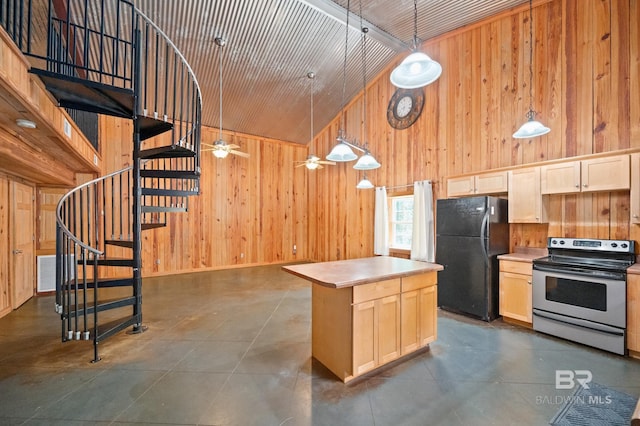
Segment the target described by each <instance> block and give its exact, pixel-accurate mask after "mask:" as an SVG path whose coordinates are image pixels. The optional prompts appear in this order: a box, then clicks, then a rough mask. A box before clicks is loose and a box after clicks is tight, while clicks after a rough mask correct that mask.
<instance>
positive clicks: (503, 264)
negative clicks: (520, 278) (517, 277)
mask: <svg viewBox="0 0 640 426" xmlns="http://www.w3.org/2000/svg"><path fill="white" fill-rule="evenodd" d="M500 270H501V271H502V272H511V273H514V274H522V275H531V274H532V270H533V264H532V263H531V262H515V261H512V260H501V261H500Z"/></svg>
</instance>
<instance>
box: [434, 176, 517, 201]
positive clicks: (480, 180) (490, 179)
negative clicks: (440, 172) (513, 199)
mask: <svg viewBox="0 0 640 426" xmlns="http://www.w3.org/2000/svg"><path fill="white" fill-rule="evenodd" d="M507 183H508V173H507V172H506V171H498V172H490V173H480V174H477V175H472V176H461V177H452V178H449V179H447V196H448V197H465V196H470V195H486V194H506V193H507V191H508V184H507Z"/></svg>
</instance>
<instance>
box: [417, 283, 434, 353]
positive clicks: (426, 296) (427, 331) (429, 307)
mask: <svg viewBox="0 0 640 426" xmlns="http://www.w3.org/2000/svg"><path fill="white" fill-rule="evenodd" d="M418 297H419V301H420V303H419V304H418V319H419V325H420V328H419V334H418V338H419V346H420V347H423V346H427V345H428V344H429V343H431V342H433V341H435V340H436V338H437V337H438V336H437V330H438V309H437V306H438V286H435V285H434V286H431V287H427V288H423V289H421V290H420V292H419V294H418Z"/></svg>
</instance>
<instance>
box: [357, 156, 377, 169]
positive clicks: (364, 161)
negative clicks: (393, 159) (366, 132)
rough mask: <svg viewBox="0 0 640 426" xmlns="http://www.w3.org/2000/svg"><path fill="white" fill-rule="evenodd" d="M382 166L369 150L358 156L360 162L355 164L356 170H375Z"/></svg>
mask: <svg viewBox="0 0 640 426" xmlns="http://www.w3.org/2000/svg"><path fill="white" fill-rule="evenodd" d="M378 167H380V163H378V162H377V161H376V159H375V158H374V157H373V155H371V154H370V153H369V152H365V154H364V155H363V156H362V157H360V158H358V162H357V163H356V164H355V165H354V166H353V168H354V169H356V170H373V169H377V168H378Z"/></svg>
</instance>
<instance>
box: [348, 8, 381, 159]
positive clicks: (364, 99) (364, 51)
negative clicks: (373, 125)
mask: <svg viewBox="0 0 640 426" xmlns="http://www.w3.org/2000/svg"><path fill="white" fill-rule="evenodd" d="M360 27H361V28H362V36H361V47H362V140H363V141H364V142H363V144H364V155H363V156H362V157H360V158H359V159H358V162H357V163H356V164H355V165H354V166H353V168H354V169H356V170H373V169H377V168H378V167H380V163H378V161H376V159H375V158H374V157H373V155H371V153H370V152H369V150H368V149H367V145H368V143H367V33H368V32H369V28H366V27H363V26H362V1H361V2H360Z"/></svg>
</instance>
